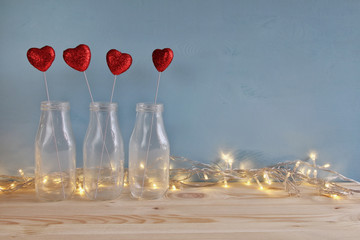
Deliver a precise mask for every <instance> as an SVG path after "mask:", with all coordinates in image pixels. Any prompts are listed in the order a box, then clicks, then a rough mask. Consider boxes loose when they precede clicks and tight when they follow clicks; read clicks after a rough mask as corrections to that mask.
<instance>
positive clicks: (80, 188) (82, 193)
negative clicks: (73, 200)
mask: <svg viewBox="0 0 360 240" xmlns="http://www.w3.org/2000/svg"><path fill="white" fill-rule="evenodd" d="M79 194H80V195H81V196H83V195H84V194H85V190H84V189H83V188H82V187H79Z"/></svg>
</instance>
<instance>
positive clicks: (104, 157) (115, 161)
mask: <svg viewBox="0 0 360 240" xmlns="http://www.w3.org/2000/svg"><path fill="white" fill-rule="evenodd" d="M83 154H84V156H83V157H84V159H83V160H84V161H83V164H84V167H83V171H84V182H83V184H84V190H85V195H86V197H87V198H88V199H90V200H110V199H115V198H117V197H119V196H120V194H121V191H122V188H123V180H124V146H123V139H122V137H121V133H120V128H119V124H118V120H117V104H116V103H102V102H94V103H91V104H90V122H89V127H88V129H87V132H86V136H85V140H84V147H83Z"/></svg>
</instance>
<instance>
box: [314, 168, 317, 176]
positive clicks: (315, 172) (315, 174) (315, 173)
mask: <svg viewBox="0 0 360 240" xmlns="http://www.w3.org/2000/svg"><path fill="white" fill-rule="evenodd" d="M314 178H317V170H316V169H315V170H314Z"/></svg>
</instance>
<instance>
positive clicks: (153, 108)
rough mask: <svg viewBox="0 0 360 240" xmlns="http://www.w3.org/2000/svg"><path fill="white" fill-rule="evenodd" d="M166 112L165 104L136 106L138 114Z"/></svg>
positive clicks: (139, 104)
mask: <svg viewBox="0 0 360 240" xmlns="http://www.w3.org/2000/svg"><path fill="white" fill-rule="evenodd" d="M163 111H164V105H163V104H161V103H160V104H154V103H138V104H136V112H138V113H147V112H150V113H160V114H161V113H162V112H163Z"/></svg>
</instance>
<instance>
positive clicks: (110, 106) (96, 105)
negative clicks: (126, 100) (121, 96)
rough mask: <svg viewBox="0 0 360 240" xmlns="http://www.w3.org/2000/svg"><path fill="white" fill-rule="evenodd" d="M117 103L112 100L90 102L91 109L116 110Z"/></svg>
mask: <svg viewBox="0 0 360 240" xmlns="http://www.w3.org/2000/svg"><path fill="white" fill-rule="evenodd" d="M117 107H118V105H117V103H114V102H112V103H110V102H93V103H90V111H116V110H117Z"/></svg>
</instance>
